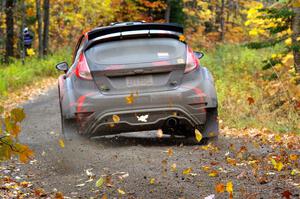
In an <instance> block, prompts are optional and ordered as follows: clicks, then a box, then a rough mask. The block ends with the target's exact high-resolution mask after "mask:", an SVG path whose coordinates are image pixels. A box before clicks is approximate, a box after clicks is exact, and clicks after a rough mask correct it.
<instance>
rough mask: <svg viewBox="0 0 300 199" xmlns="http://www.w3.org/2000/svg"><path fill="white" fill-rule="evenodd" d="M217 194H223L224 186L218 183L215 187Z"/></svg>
mask: <svg viewBox="0 0 300 199" xmlns="http://www.w3.org/2000/svg"><path fill="white" fill-rule="evenodd" d="M215 189H216V192H217V193H223V192H224V191H225V186H224V184H222V183H219V184H217V185H216V187H215Z"/></svg>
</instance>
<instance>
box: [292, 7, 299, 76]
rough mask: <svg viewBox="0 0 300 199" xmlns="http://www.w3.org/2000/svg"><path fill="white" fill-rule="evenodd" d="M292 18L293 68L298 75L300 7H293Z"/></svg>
mask: <svg viewBox="0 0 300 199" xmlns="http://www.w3.org/2000/svg"><path fill="white" fill-rule="evenodd" d="M294 13H295V15H294V18H293V38H292V39H293V47H294V48H293V49H294V50H293V53H294V67H295V71H296V73H298V74H300V41H297V38H300V7H296V6H295V7H294Z"/></svg>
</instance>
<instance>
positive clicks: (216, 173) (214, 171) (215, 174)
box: [208, 170, 219, 177]
mask: <svg viewBox="0 0 300 199" xmlns="http://www.w3.org/2000/svg"><path fill="white" fill-rule="evenodd" d="M218 175H219V173H218V171H216V170H212V171H211V172H210V173H209V174H208V176H210V177H216V176H218Z"/></svg>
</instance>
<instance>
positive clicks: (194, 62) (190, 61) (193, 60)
mask: <svg viewBox="0 0 300 199" xmlns="http://www.w3.org/2000/svg"><path fill="white" fill-rule="evenodd" d="M186 54H187V57H186V66H185V70H184V73H188V72H190V71H192V70H195V69H197V68H198V67H199V60H198V59H197V57H196V56H195V55H194V52H193V50H192V49H191V48H190V47H187V53H186Z"/></svg>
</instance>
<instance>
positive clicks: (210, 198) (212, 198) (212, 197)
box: [204, 194, 215, 199]
mask: <svg viewBox="0 0 300 199" xmlns="http://www.w3.org/2000/svg"><path fill="white" fill-rule="evenodd" d="M214 198H215V194H211V195H209V196H206V197H205V198H204V199H214Z"/></svg>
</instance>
